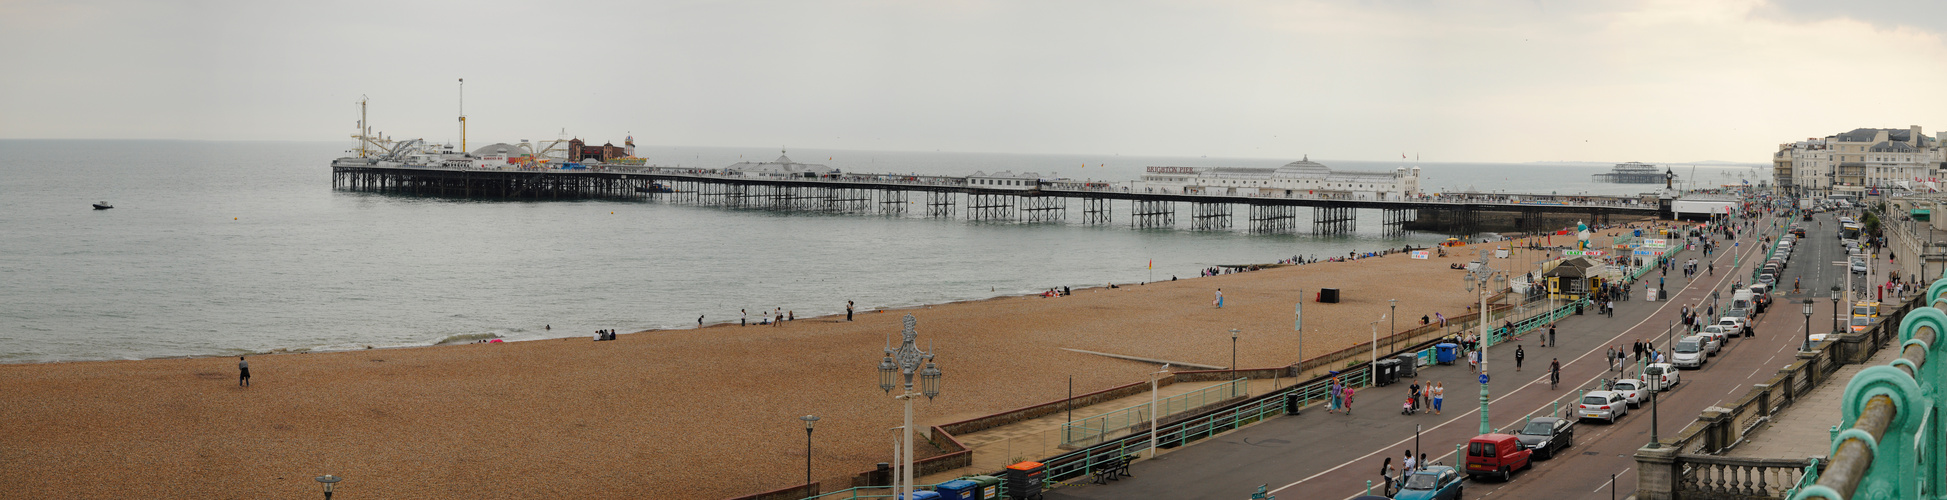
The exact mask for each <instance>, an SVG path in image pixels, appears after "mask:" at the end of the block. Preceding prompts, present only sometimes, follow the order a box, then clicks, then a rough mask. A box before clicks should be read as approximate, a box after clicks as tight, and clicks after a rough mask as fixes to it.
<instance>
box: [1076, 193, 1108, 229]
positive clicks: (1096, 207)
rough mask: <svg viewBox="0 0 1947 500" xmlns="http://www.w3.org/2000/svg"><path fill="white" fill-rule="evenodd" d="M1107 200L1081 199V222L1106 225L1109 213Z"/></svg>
mask: <svg viewBox="0 0 1947 500" xmlns="http://www.w3.org/2000/svg"><path fill="white" fill-rule="evenodd" d="M1109 207H1110V205H1109V200H1108V199H1107V198H1082V222H1084V223H1087V224H1108V223H1109V216H1110V214H1111V211H1110V209H1109Z"/></svg>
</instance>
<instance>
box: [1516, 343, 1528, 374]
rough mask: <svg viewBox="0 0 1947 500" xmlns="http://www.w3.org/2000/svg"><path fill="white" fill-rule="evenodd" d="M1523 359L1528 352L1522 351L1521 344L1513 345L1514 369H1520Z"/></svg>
mask: <svg viewBox="0 0 1947 500" xmlns="http://www.w3.org/2000/svg"><path fill="white" fill-rule="evenodd" d="M1525 359H1528V353H1526V352H1523V351H1522V350H1521V346H1519V345H1517V346H1514V371H1521V361H1522V360H1525Z"/></svg>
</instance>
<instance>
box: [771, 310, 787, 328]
mask: <svg viewBox="0 0 1947 500" xmlns="http://www.w3.org/2000/svg"><path fill="white" fill-rule="evenodd" d="M773 312H774V313H775V314H773V315H772V316H771V326H784V308H782V307H779V308H777V310H776V311H773Z"/></svg>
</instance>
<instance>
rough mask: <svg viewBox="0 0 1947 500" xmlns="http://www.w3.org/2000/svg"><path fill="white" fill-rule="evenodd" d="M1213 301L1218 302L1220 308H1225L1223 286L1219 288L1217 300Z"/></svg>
mask: <svg viewBox="0 0 1947 500" xmlns="http://www.w3.org/2000/svg"><path fill="white" fill-rule="evenodd" d="M1211 303H1213V304H1216V305H1217V308H1218V309H1223V308H1224V289H1222V288H1218V289H1217V300H1215V301H1213V302H1211Z"/></svg>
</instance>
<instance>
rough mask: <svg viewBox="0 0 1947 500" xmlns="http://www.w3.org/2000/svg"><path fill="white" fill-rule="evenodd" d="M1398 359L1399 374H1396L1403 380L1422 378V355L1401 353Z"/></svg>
mask: <svg viewBox="0 0 1947 500" xmlns="http://www.w3.org/2000/svg"><path fill="white" fill-rule="evenodd" d="M1396 359H1399V369H1398V372H1396V373H1395V374H1396V375H1398V376H1399V377H1401V378H1413V377H1418V376H1420V355H1419V354H1417V353H1410V352H1408V353H1400V355H1399V357H1398V358H1396Z"/></svg>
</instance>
